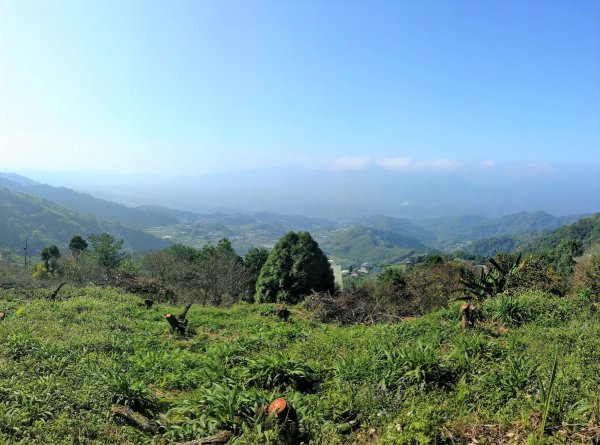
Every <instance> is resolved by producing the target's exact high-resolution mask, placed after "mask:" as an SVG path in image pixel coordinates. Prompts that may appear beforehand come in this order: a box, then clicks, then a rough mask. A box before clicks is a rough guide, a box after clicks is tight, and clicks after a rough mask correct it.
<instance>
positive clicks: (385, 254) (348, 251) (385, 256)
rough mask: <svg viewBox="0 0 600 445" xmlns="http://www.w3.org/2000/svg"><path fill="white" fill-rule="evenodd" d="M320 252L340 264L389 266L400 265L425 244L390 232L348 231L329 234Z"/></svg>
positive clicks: (372, 230) (343, 230)
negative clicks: (365, 263) (392, 264)
mask: <svg viewBox="0 0 600 445" xmlns="http://www.w3.org/2000/svg"><path fill="white" fill-rule="evenodd" d="M322 244H323V251H324V252H325V253H327V254H328V255H330V256H332V257H334V258H336V259H337V260H338V261H340V262H342V263H344V264H345V263H353V264H355V265H356V264H360V263H363V262H365V261H368V262H370V263H374V264H390V263H396V262H399V261H401V260H402V259H404V258H406V257H408V256H410V255H411V254H413V253H415V252H416V251H424V250H425V249H426V246H425V244H424V243H423V242H422V241H420V240H419V239H417V238H414V237H411V236H406V235H403V234H401V233H399V232H396V231H393V230H382V229H376V228H373V227H352V228H349V229H342V230H338V231H335V232H333V233H332V234H331V235H330V236H329V237H328V238H327V239H325V240H324V241H322Z"/></svg>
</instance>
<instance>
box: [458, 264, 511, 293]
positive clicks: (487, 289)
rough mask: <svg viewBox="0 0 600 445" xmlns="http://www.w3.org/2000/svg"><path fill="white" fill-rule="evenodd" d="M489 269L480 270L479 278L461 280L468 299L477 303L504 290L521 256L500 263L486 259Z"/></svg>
mask: <svg viewBox="0 0 600 445" xmlns="http://www.w3.org/2000/svg"><path fill="white" fill-rule="evenodd" d="M488 263H489V267H488V268H487V270H486V268H485V267H482V268H481V274H480V276H479V277H476V276H474V277H469V278H461V279H460V282H461V284H462V285H463V286H464V287H463V288H464V291H465V292H466V293H467V294H468V297H474V298H475V299H477V300H478V301H483V300H485V299H486V298H489V297H493V296H495V295H497V294H499V293H502V292H504V291H505V290H506V288H507V286H508V283H509V280H510V277H511V276H512V275H513V274H515V273H516V272H517V271H518V269H519V266H520V264H521V254H519V255H518V256H517V257H516V258H515V259H508V260H505V261H500V260H499V259H497V258H488Z"/></svg>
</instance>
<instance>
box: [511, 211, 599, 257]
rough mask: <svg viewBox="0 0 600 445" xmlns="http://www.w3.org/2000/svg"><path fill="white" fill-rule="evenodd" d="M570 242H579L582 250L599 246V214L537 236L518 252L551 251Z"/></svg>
mask: <svg viewBox="0 0 600 445" xmlns="http://www.w3.org/2000/svg"><path fill="white" fill-rule="evenodd" d="M571 240H575V241H578V242H580V243H581V246H582V248H583V250H587V249H590V248H592V247H594V246H598V245H600V213H597V214H595V215H594V216H591V217H589V218H583V219H580V220H579V221H577V222H575V223H573V224H570V225H568V226H564V227H561V228H559V229H556V230H555V231H553V232H551V233H548V234H542V235H539V236H537V237H536V238H535V239H534V240H532V241H531V242H529V243H526V244H523V245H521V246H520V247H519V250H523V251H530V250H536V249H541V250H552V249H556V248H557V247H558V246H559V245H560V244H561V243H564V242H566V241H571Z"/></svg>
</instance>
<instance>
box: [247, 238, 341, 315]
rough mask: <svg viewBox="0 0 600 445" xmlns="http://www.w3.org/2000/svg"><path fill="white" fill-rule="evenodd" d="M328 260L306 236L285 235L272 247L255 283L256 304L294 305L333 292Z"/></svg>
mask: <svg viewBox="0 0 600 445" xmlns="http://www.w3.org/2000/svg"><path fill="white" fill-rule="evenodd" d="M334 290H335V285H334V280H333V271H332V270H331V267H330V265H329V261H328V260H327V257H326V256H325V254H324V253H323V251H322V250H321V249H320V248H319V245H318V244H317V242H316V241H315V240H314V239H313V238H312V236H311V235H310V233H308V232H288V233H287V234H286V235H284V236H283V237H282V238H281V239H280V240H279V241H278V242H277V244H276V245H275V247H274V248H273V250H272V251H271V253H270V254H269V257H268V258H267V261H266V262H265V264H264V265H263V267H262V269H261V271H260V275H259V277H258V282H257V283H256V300H257V301H258V302H266V303H271V302H282V303H288V304H296V303H298V302H300V301H301V300H303V299H304V297H306V295H308V294H309V293H310V292H311V291H316V292H334Z"/></svg>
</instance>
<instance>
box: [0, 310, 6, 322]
mask: <svg viewBox="0 0 600 445" xmlns="http://www.w3.org/2000/svg"><path fill="white" fill-rule="evenodd" d="M5 318H6V312H0V321H2V320H4V319H5Z"/></svg>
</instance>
